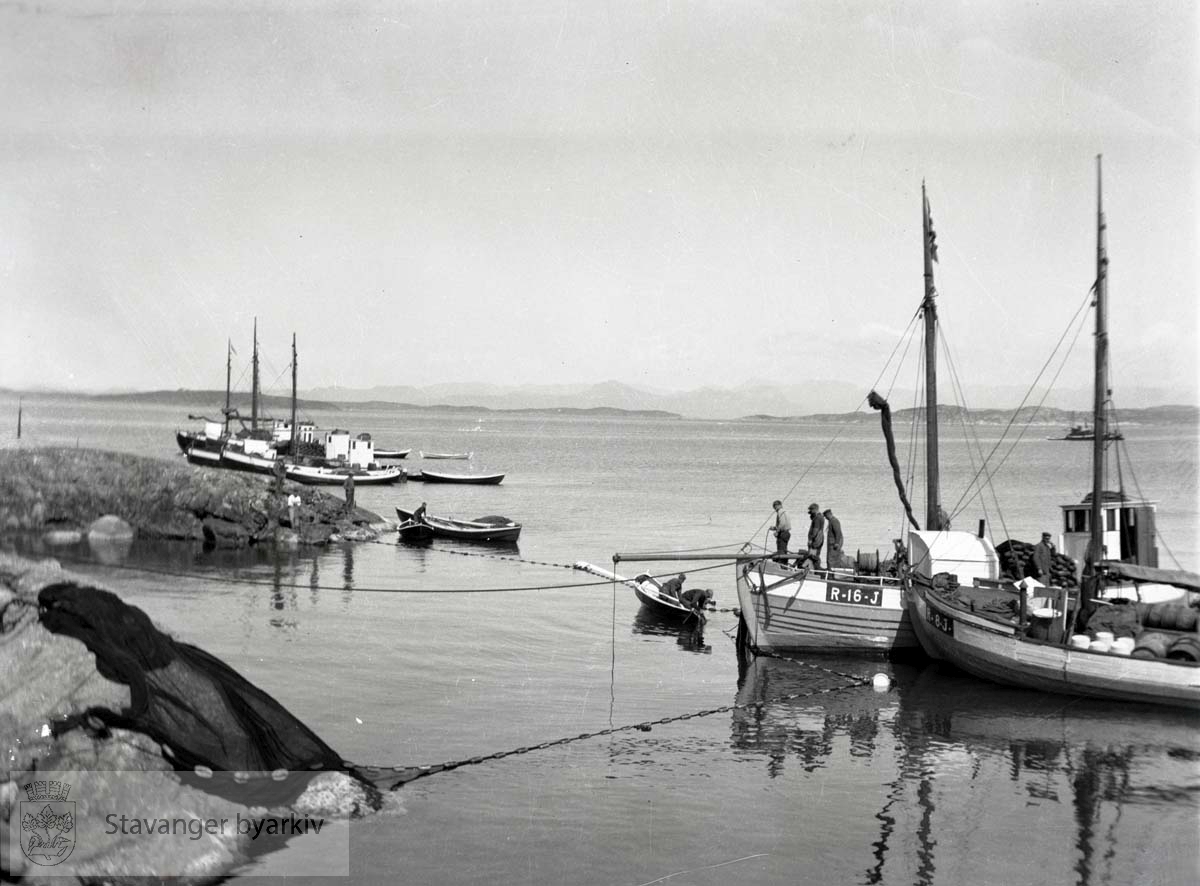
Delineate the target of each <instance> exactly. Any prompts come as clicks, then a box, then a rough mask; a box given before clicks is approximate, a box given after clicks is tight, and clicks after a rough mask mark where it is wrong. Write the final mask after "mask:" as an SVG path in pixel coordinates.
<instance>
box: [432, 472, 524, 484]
mask: <svg viewBox="0 0 1200 886" xmlns="http://www.w3.org/2000/svg"><path fill="white" fill-rule="evenodd" d="M415 479H419V480H424V481H425V482H426V483H473V484H475V485H477V486H495V485H497V484H498V483H499V482H500V481H501V480H503V479H504V475H503V474H447V473H444V472H442V471H427V470H422V471H421V476H420V477H417V478H415Z"/></svg>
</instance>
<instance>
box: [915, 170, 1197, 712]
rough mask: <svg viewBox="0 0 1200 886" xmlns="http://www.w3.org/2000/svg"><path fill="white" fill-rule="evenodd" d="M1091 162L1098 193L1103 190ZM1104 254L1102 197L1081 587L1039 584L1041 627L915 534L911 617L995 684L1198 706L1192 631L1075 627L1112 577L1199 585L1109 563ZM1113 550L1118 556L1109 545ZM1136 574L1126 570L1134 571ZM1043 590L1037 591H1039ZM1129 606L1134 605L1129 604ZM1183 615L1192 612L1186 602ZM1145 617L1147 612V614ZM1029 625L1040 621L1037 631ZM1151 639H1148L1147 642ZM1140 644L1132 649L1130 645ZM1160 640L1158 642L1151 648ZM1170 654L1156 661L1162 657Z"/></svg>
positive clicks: (926, 536) (980, 576) (1010, 593)
mask: <svg viewBox="0 0 1200 886" xmlns="http://www.w3.org/2000/svg"><path fill="white" fill-rule="evenodd" d="M1099 184H1100V178H1099V159H1098V158H1097V191H1098V192H1099V190H1100V189H1099ZM1107 273H1108V258H1107V252H1106V244H1105V222H1104V212H1103V202H1102V199H1101V198H1100V197H1099V196H1098V199H1097V236H1096V283H1095V287H1094V290H1093V291H1094V293H1095V303H1094V304H1095V309H1096V333H1095V345H1096V354H1095V390H1094V400H1093V421H1094V423H1095V428H1096V430H1095V438H1096V439H1095V440H1094V441H1093V444H1094V447H1093V453H1092V461H1093V465H1092V467H1093V471H1092V494H1091V498H1090V501H1089V502H1088V504H1090V510H1091V515H1090V520H1089V525H1088V527H1087V529H1088V532H1089V533H1090V544H1089V545H1088V548H1087V551H1086V565H1085V567H1084V569H1085V577H1084V583H1083V586H1082V588H1081V590H1080V593H1079V594H1078V595H1077V596H1076V595H1073V594H1071V593H1068V592H1067V591H1065V590H1063V589H1059V588H1049V589H1045V591H1044V593H1046V595H1047V597H1048V600H1049V602H1050V606H1048V607H1046V608H1045V609H1044V610H1043V612H1045V613H1046V614H1047V618H1046V619H1045V620H1044V621H1045V622H1046V623H1045V624H1041V625H1039V622H1041V621H1043V620H1042V619H1038V618H1034V619H1032V623H1031V620H1030V619H1029V617H1028V616H1029V612H1028V603H1027V597H1026V594H1025V592H1024V591H1023V590H1021V589H1019V588H1016V587H1013V586H1012V585H1011V584H1009V585H1004V584H1001V583H999V582H996V581H995V580H994V578H995V575H994V573H993V572H992V571H990V570H986V569H982V568H980V567H979V564H978V563H977V562H975V563H970V564H967V566H966V568H960V566H961V564H960V566H956V565H955V564H953V563H941V562H937V558H936V557H935V556H932V554H933V552H935V551H936V549H937V548H938V547H939V546H940V545H942V544H943V541H942V538H941V534H940V533H930V532H925V533H921V532H914V533H911V534H910V537H911V538H912V539H913V541H912V544H911V546H910V555H911V559H912V562H913V564H914V568H913V571H912V574H911V584H910V588H909V594H908V600H909V608H910V611H911V614H912V622H913V625H914V627H915V630H916V633H917V638H918V639H919V640H920V642H921V645H922V647H924V649H925V651H926V652H927V653H928V654H929V655H930V656H932V657H933V658H939V659H945V660H946V661H948V662H950V663H951V664H953V665H955V666H957V667H959V668H961V669H962V670H964V671H966V672H968V673H970V674H974V675H975V676H977V677H982V678H984V679H987V680H991V681H993V682H997V683H1003V684H1007V685H1010V686H1021V687H1026V688H1030V689H1040V690H1046V691H1050V692H1058V693H1063V694H1068V695H1082V696H1091V697H1096V698H1103V699H1108V700H1112V701H1121V702H1145V703H1152V704H1163V705H1174V706H1179V707H1189V708H1200V661H1197V660H1196V659H1198V658H1200V643H1198V642H1197V638H1198V636H1200V635H1197V633H1196V631H1195V630H1194V629H1193V630H1190V631H1186V632H1184V631H1172V630H1161V629H1160V630H1155V631H1146V630H1144V629H1143V627H1142V624H1140V623H1139V621H1141V615H1142V611H1139V610H1134V611H1135V612H1136V613H1137V615H1138V619H1137V620H1134V621H1132V622H1126V624H1125V628H1126V630H1128V631H1129V632H1130V633H1132V634H1134V638H1133V644H1126V645H1123V646H1118V645H1116V644H1115V643H1110V641H1111V640H1112V636H1111V634H1109V636H1108V637H1101V636H1100V633H1099V632H1098V631H1092V632H1089V633H1076V630H1075V629H1076V626H1083V627H1084V628H1085V629H1086V627H1087V623H1086V622H1085V621H1083V616H1086V615H1088V614H1090V613H1091V612H1092V611H1093V609H1102V608H1104V607H1105V606H1106V603H1105V601H1104V600H1103V599H1102V597H1103V596H1104V594H1103V591H1104V588H1105V585H1106V584H1107V583H1109V581H1110V573H1111V575H1112V579H1114V580H1121V579H1128V578H1135V577H1136V576H1139V575H1140V576H1141V577H1142V578H1144V579H1148V580H1157V581H1159V582H1166V583H1175V584H1177V585H1180V586H1181V587H1182V588H1184V589H1195V588H1200V576H1196V575H1193V574H1191V573H1186V572H1181V571H1168V570H1158V569H1154V568H1153V567H1150V566H1137V565H1136V564H1134V565H1133V566H1130V565H1128V564H1122V563H1120V562H1118V561H1116V560H1115V559H1114V560H1108V559H1105V551H1106V542H1107V540H1106V538H1105V528H1106V525H1105V524H1106V521H1105V520H1104V518H1103V514H1104V504H1105V501H1106V498H1107V497H1106V494H1105V493H1104V489H1103V487H1104V473H1105V466H1106V459H1105V457H1104V449H1105V445H1104V444H1105V441H1104V437H1105V430H1106V403H1107V398H1108V396H1109V387H1108V362H1107V356H1108V355H1107V352H1108V332H1107V313H1106V311H1107V304H1106V300H1107V290H1108V280H1107ZM988 548H990V544H988V543H987V542H986V540H984V539H978V540H977V542H976V554H977V555H978V557H979V559H984V558H986V554H987V549H988ZM1113 553H1116V552H1115V551H1114V552H1113ZM1131 572H1132V574H1131ZM1039 593H1043V591H1041V590H1039ZM1127 605H1132V604H1127ZM1182 608H1183V610H1184V612H1185V613H1187V612H1190V611H1191V610H1190V609H1188V608H1187V607H1182ZM1145 611H1146V612H1147V614H1148V613H1149V610H1145ZM1035 627H1040V629H1039V630H1035ZM1152 640H1153V641H1154V642H1153V643H1152V642H1151V641H1152ZM1134 644H1136V645H1137V646H1139V647H1140V648H1134V649H1133V650H1132V653H1131V652H1130V648H1129V647H1130V645H1134ZM1156 646H1157V648H1155V647H1156ZM1164 653H1165V654H1166V656H1167V657H1161V656H1163V654H1164Z"/></svg>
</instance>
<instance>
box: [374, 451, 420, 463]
mask: <svg viewBox="0 0 1200 886" xmlns="http://www.w3.org/2000/svg"><path fill="white" fill-rule="evenodd" d="M410 452H412V450H411V449H376V450H375V458H377V459H380V460H381V461H399V460H400V459H402V458H408V454H409V453H410Z"/></svg>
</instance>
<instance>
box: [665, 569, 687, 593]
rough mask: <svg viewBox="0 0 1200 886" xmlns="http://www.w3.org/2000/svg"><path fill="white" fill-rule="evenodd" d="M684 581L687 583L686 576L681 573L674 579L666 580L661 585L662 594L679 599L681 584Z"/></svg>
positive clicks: (681, 591)
mask: <svg viewBox="0 0 1200 886" xmlns="http://www.w3.org/2000/svg"><path fill="white" fill-rule="evenodd" d="M685 581H687V576H686V575H685V574H684V573H682V572H681V573H679V575H677V576H675V577H674V578H671V579H667V580H666V581H664V582H663V583H662V593H663V594H664V595H665V596H667V597H674V598H675V599H677V600H678V599H681V594H682V593H683V583H684V582H685Z"/></svg>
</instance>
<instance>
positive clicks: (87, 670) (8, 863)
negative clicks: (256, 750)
mask: <svg viewBox="0 0 1200 886" xmlns="http://www.w3.org/2000/svg"><path fill="white" fill-rule="evenodd" d="M64 582H73V583H76V584H80V585H82V586H90V585H91V582H90V580H88V579H85V578H84V577H82V576H74V575H72V574H70V573H68V572H65V571H63V570H62V569H61V568H60V567H59V566H58V564H57V563H56V562H55V561H52V560H49V561H40V562H33V561H29V560H26V559H22V558H18V557H14V556H11V555H7V554H0V754H3V756H4V760H5V767H4V768H5V772H6V774H5V775H3V776H0V828H3V829H4V833H5V834H6V835H7V834H8V833H10V831H9V828H10V827H11V826H12V825H13V821H12V819H13V816H14V815H18V816H22V823H24V818H23V812H22V803H23V802H24V801H25V800H26V793H27V791H26V783H27V782H29V781H30V779H21V780H19V781H18V780H16V776H17V775H18V774H20V773H31V772H34V771H36V772H37V773H63V776H62V778H63V780H64V781H65V782H68V783H70V784H71V785H72V786H73V787H72V790H73V791H74V793H73V794H72V795H71V797H70V799H71V801H72V802H73V804H74V807H73V808H74V809H75V813H74V820H73V830H74V831H75V833H74V834H73V835H72V837H73V839H74V842H75V844H76V845H75V848H74V851H73V852H72V853H71V855H70V857H69V858H67V859H66V860H64V861H63V862H62V864H61V865H55V866H54V867H42V866H40V863H38V862H35V861H31V860H29V857H27V856H25V855H24V854H23V853H22V851H21V849H20V847H17V846H13V845H11V844H10V845H8V846H6V847H5V851H6V852H7V853H8V855H7V857H6V858H5V859H4V862H5V863H4V864H3V865H0V867H3V868H4V869H5V873H6V874H8V875H11V876H13V877H20V878H21V879H22V882H28V883H41V882H45V883H47V884H70V883H80V882H107V883H127V882H128V883H132V882H144V881H142V880H137V879H136V878H137V877H139V876H144V875H150V876H156V875H162V874H178V875H180V879H179V880H178V882H181V883H200V882H211V881H213V880H215V879H218V878H220V877H221V876H223V875H225V874H227V873H228V872H229V871H230V870H232V869H233V868H234V867H236V866H237V865H239V864H241V863H243V862H245V861H246V860H247V858H248V857H250V856H251V855H252V854H253V852H254V845H255V844H254V841H253V839H252V837H251V836H250V835H249V834H247V833H244V832H239V830H238V829H237V828H236V827H231V826H224V827H222V828H219V829H214V830H207V831H206V832H205V833H204V834H203V837H202V838H200V837H197V838H196V839H181V840H172V841H167V840H145V839H143V840H140V841H139V840H117V839H114V838H113V837H112V836H111V834H108V835H106V833H107V824H106V818H105V814H106V813H117V812H119V813H121V814H126V813H127V814H128V815H130V816H137V817H141V818H145V819H147V820H167V819H178V818H180V817H181V816H182V817H186V818H188V819H198V820H200V821H207V820H214V821H216V820H225V821H227V822H228V821H238V820H254V821H260V822H261V821H265V820H269V819H271V818H279V817H281V816H283V815H285V814H287V811H288V810H289V809H290V810H291V811H294V812H296V813H297V814H298V813H300V812H303V813H305V814H307V815H309V816H322V817H325V818H344V817H346V816H349V815H353V814H359V813H363V812H365V811H368V810H369V809H370V808H372V807H373V805H374V802H375V801H374V799H373V797H372V796H371V794H370V792H369V791H368V790H366V789H365V788H364V786H363V784H362V783H361V782H359V781H358V780H356V779H354V778H352V777H351V776H350V775H348V774H347V773H344V772H334V771H330V772H325V773H322V774H321V775H320V776H318V777H317V778H316V779H314V780H312V781H311V782H308V783H307V788H304V789H303V793H300V794H299V796H298V797H297V798H296V799H295V800H294V801H292V802H291V803H290V805H289V806H288V807H287V809H284V808H280V807H276V806H271V807H265V806H260V805H258V804H253V805H251V804H250V803H246V802H242V801H240V800H239V799H238V798H237V797H236V796H232V797H231V795H228V794H226V795H224V796H222V795H221V794H220V792H219V791H216V790H215V789H214V790H205V789H203V784H207V783H208V782H206V781H204V780H203V778H204V776H205V773H202V772H200V770H199V769H197V770H196V771H195V773H192V772H179V771H176V766H174V765H173V764H172V761H171V757H172V751H171V749H170V747H169V746H168V745H166V744H163V743H160V742H159V741H156V740H154V739H152V738H151V737H149V736H148V735H146V734H143V733H141V732H139V731H136V730H133V729H123V728H111V729H108V728H105V729H89V728H86V727H84V726H75V727H73V728H69V729H66V730H65V731H59V730H58V729H57V728H56V726H55V725H54V724H61V723H63V722H64V721H69V720H70V719H71V718H72V717H74V716H76V715H79V714H81V713H82V712H84V711H86V710H87V709H89V708H103V709H109V710H116V711H120V710H124V709H126V708H128V707H129V706H130V704H131V694H130V689H129V687H128V686H127V685H124V684H122V683H119V682H114V681H113V680H111V679H108V678H106V676H104V675H102V674H101V673H100V671H99V670H98V669H97V661H96V657H95V656H94V655H93V653H92V652H91V651H89V649H88V647H87V646H85V645H84V643H83V642H80V640H77V639H74V638H73V637H69V636H64V635H62V634H59V633H54V632H52V631H50V630H48V629H47V628H46V627H45V626H44V625H43V624H42V622H41V620H40V618H39V608H38V594H39V592H41V591H42V590H43V589H45V588H47V587H51V586H57V585H60V584H61V583H64ZM185 701H191V702H194V703H195V704H196V705H197V706H198V707H199V706H202V705H203V704H204V702H205V699H203V698H196V699H185ZM180 739H181V741H184V740H186V736H181V737H180ZM181 746H182V745H181ZM216 775H217V776H220V773H216ZM293 775H295V774H294V773H293ZM198 778H199V779H200V780H199V781H198ZM207 778H208V779H209V780H210V781H212V782H213V783H214V784H215V783H216V781H217V780H218V779H215V778H214V773H212V772H209V773H207ZM234 778H235V780H236V775H235V776H234ZM42 805H43V804H41V803H37V804H34V805H33V807H32V812H33V813H37V812H39V811H40V810H41V808H42ZM25 806H26V808H25V809H24V812H25V813H29V812H30V808H31V807H30V804H28V803H26V804H25ZM26 836H28V835H26ZM35 857H36V856H35ZM48 874H54V876H48ZM155 882H158V879H157V877H156V879H155Z"/></svg>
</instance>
